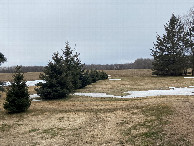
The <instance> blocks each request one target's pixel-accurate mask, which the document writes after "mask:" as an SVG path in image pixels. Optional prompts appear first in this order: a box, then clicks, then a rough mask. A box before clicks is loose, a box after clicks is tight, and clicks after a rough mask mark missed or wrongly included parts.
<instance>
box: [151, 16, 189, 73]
mask: <svg viewBox="0 0 194 146" xmlns="http://www.w3.org/2000/svg"><path fill="white" fill-rule="evenodd" d="M164 27H165V32H166V33H165V34H164V35H163V36H162V37H160V36H159V35H157V41H156V43H155V44H154V47H153V49H151V51H152V52H151V55H152V56H153V57H154V62H153V71H154V74H156V75H163V76H167V75H168V76H178V75H182V73H183V71H184V70H185V69H186V68H187V67H188V65H187V63H188V61H187V58H188V57H187V56H186V48H187V46H186V44H187V42H188V38H187V35H186V33H185V31H184V25H183V24H182V23H181V21H180V19H179V18H177V17H176V16H175V15H174V14H173V15H172V17H171V19H170V22H169V23H168V24H166V25H165V26H164Z"/></svg>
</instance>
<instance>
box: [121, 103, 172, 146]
mask: <svg viewBox="0 0 194 146" xmlns="http://www.w3.org/2000/svg"><path fill="white" fill-rule="evenodd" d="M141 111H142V113H143V114H144V115H145V116H146V119H145V120H144V121H143V122H139V123H137V124H135V125H133V126H131V127H130V128H128V129H126V130H125V131H124V136H126V137H127V140H126V142H127V143H130V144H132V145H156V144H159V145H163V144H164V139H165V135H166V133H165V131H164V126H165V125H166V124H167V123H168V120H166V117H167V116H169V115H171V114H172V113H173V110H172V108H171V107H170V106H168V105H163V104H162V105H154V106H148V107H144V108H143V109H142V110H141Z"/></svg>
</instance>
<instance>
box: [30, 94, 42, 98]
mask: <svg viewBox="0 0 194 146" xmlns="http://www.w3.org/2000/svg"><path fill="white" fill-rule="evenodd" d="M36 97H40V96H39V95H37V94H33V95H30V98H36Z"/></svg>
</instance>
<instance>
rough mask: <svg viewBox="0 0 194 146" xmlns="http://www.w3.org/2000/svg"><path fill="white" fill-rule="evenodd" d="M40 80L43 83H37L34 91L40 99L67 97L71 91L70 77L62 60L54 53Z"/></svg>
mask: <svg viewBox="0 0 194 146" xmlns="http://www.w3.org/2000/svg"><path fill="white" fill-rule="evenodd" d="M43 72H44V74H41V75H40V79H42V80H44V81H46V82H45V83H38V84H37V86H38V88H36V89H35V90H36V91H37V94H38V95H40V97H41V98H42V99H45V100H52V99H61V98H65V97H67V96H68V95H69V94H70V93H71V92H72V91H73V85H72V76H71V74H70V72H69V68H68V67H67V66H66V65H65V62H64V59H63V57H62V56H60V55H59V53H58V52H57V53H54V54H53V56H52V61H49V63H48V65H47V66H46V67H45V68H44V71H43Z"/></svg>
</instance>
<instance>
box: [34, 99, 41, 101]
mask: <svg viewBox="0 0 194 146" xmlns="http://www.w3.org/2000/svg"><path fill="white" fill-rule="evenodd" d="M32 101H42V100H38V99H33V100H32Z"/></svg>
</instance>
